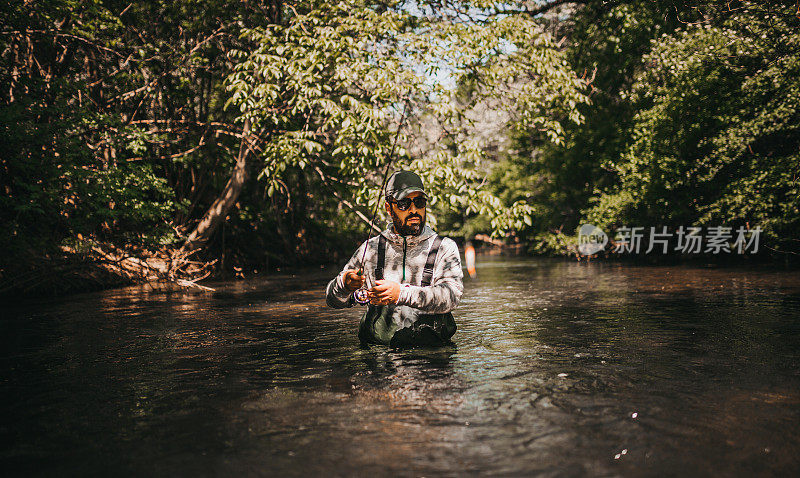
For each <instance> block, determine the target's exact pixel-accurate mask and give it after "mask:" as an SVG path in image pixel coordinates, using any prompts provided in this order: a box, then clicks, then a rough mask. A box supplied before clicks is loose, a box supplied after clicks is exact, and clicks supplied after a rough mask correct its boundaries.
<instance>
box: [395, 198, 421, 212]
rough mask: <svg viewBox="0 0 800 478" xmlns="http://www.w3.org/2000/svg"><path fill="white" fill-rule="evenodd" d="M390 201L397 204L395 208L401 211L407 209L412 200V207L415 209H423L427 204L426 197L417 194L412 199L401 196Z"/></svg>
mask: <svg viewBox="0 0 800 478" xmlns="http://www.w3.org/2000/svg"><path fill="white" fill-rule="evenodd" d="M391 202H393V203H395V204H396V205H397V209H399V210H401V211H407V210H408V208H410V207H411V203H412V202H413V203H414V207H416V208H417V209H424V208H425V206H426V205H427V204H428V198H426V197H425V196H417V197H415V198H414V199H409V198H403V199H400V200H397V201H395V200H392V201H391Z"/></svg>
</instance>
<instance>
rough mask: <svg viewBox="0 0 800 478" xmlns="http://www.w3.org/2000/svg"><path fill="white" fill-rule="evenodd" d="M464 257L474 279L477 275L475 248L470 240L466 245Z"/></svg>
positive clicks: (468, 270)
mask: <svg viewBox="0 0 800 478" xmlns="http://www.w3.org/2000/svg"><path fill="white" fill-rule="evenodd" d="M464 259H465V260H466V261H467V272H468V273H469V276H470V277H472V278H473V279H474V278H475V276H476V275H477V273H476V272H475V248H474V247H472V243H471V242H468V243H467V245H466V247H464Z"/></svg>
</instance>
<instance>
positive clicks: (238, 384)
mask: <svg viewBox="0 0 800 478" xmlns="http://www.w3.org/2000/svg"><path fill="white" fill-rule="evenodd" d="M336 272H337V271H336V270H334V269H315V270H304V271H301V272H297V273H295V274H283V275H276V276H270V277H267V278H258V279H253V280H247V281H238V282H226V283H215V284H210V285H211V286H213V287H215V289H216V292H213V293H209V292H199V291H186V290H175V289H169V288H155V289H154V288H152V287H148V286H141V287H133V288H126V289H117V290H111V291H105V292H99V293H87V294H81V295H77V296H71V297H67V298H60V299H44V300H40V301H36V302H30V301H28V302H25V303H18V304H12V305H8V304H7V305H4V306H3V310H4V312H3V314H2V315H3V318H2V320H0V327H2V334H0V357H1V358H0V362H1V365H0V370H2V379H1V381H0V387H1V388H2V390H1V392H2V401H3V407H2V420H1V421H0V437H1V438H2V441H3V443H4V444H5V445H4V446H3V449H2V462H3V464H4V471H5V473H4V474H8V475H9V476H43V475H46V476H54V475H58V476H98V475H101V476H107V475H112V474H113V475H120V474H121V475H145V476H175V475H178V476H309V475H311V476H354V475H362V476H366V475H378V476H397V475H400V476H433V475H445V476H464V475H485V476H497V475H503V476H531V475H537V476H587V475H590V476H685V475H691V476H750V475H759V476H792V475H796V474H797V473H798V472H800V274H797V273H796V272H792V271H776V270H769V269H764V268H713V267H699V266H670V267H656V266H648V267H644V266H641V267H640V266H634V265H628V264H616V263H614V264H612V263H602V262H595V263H591V264H586V263H575V262H566V261H556V260H541V259H517V258H484V257H479V262H478V276H477V278H476V279H469V278H467V279H465V291H464V298H463V299H462V302H461V304H460V306H459V307H458V308H457V309H456V311H455V312H454V315H455V316H456V321H457V323H458V327H459V329H458V332H457V333H456V335H455V336H454V338H453V340H454V342H455V345H454V346H451V347H446V348H440V349H420V350H406V351H391V350H388V349H386V348H385V347H378V346H375V347H372V348H369V349H362V348H360V347H359V343H358V339H357V338H356V331H357V327H358V321H359V316H360V314H361V312H362V311H363V309H361V308H353V309H347V310H333V309H328V308H326V307H325V302H324V286H325V283H326V282H327V280H329V279H330V278H331V277H332V276H333V275H334V274H335V273H336Z"/></svg>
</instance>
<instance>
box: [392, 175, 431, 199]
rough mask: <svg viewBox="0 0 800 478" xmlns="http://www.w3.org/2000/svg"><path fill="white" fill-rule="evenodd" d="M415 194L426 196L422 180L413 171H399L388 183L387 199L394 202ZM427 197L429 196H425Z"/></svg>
mask: <svg viewBox="0 0 800 478" xmlns="http://www.w3.org/2000/svg"><path fill="white" fill-rule="evenodd" d="M413 192H421V193H422V194H425V186H424V185H423V184H422V179H421V178H420V177H419V176H418V175H417V173H413V172H411V171H397V172H395V173H394V174H392V175H391V177H389V181H387V182H386V197H387V198H390V199H394V200H399V199H403V198H404V197H406V196H408V195H409V194H411V193H413ZM425 195H426V196H427V194H425Z"/></svg>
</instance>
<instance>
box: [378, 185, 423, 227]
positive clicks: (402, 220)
mask: <svg viewBox="0 0 800 478" xmlns="http://www.w3.org/2000/svg"><path fill="white" fill-rule="evenodd" d="M419 196H423V194H422V193H421V192H413V193H411V194H409V195H408V196H406V197H407V198H408V199H411V200H412V202H411V206H410V207H409V208H408V209H406V210H405V211H401V210H400V209H399V208H398V207H397V204H396V203H394V202H387V203H386V211H387V212H388V213H389V215H390V216H391V217H392V222H393V223H394V230H395V232H396V233H398V234H400V235H401V236H418V235H419V234H420V233H421V232H422V228H423V227H425V208H424V207H423V208H419V209H418V208H417V206H415V205H414V202H413V199H414V198H416V197H419Z"/></svg>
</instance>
